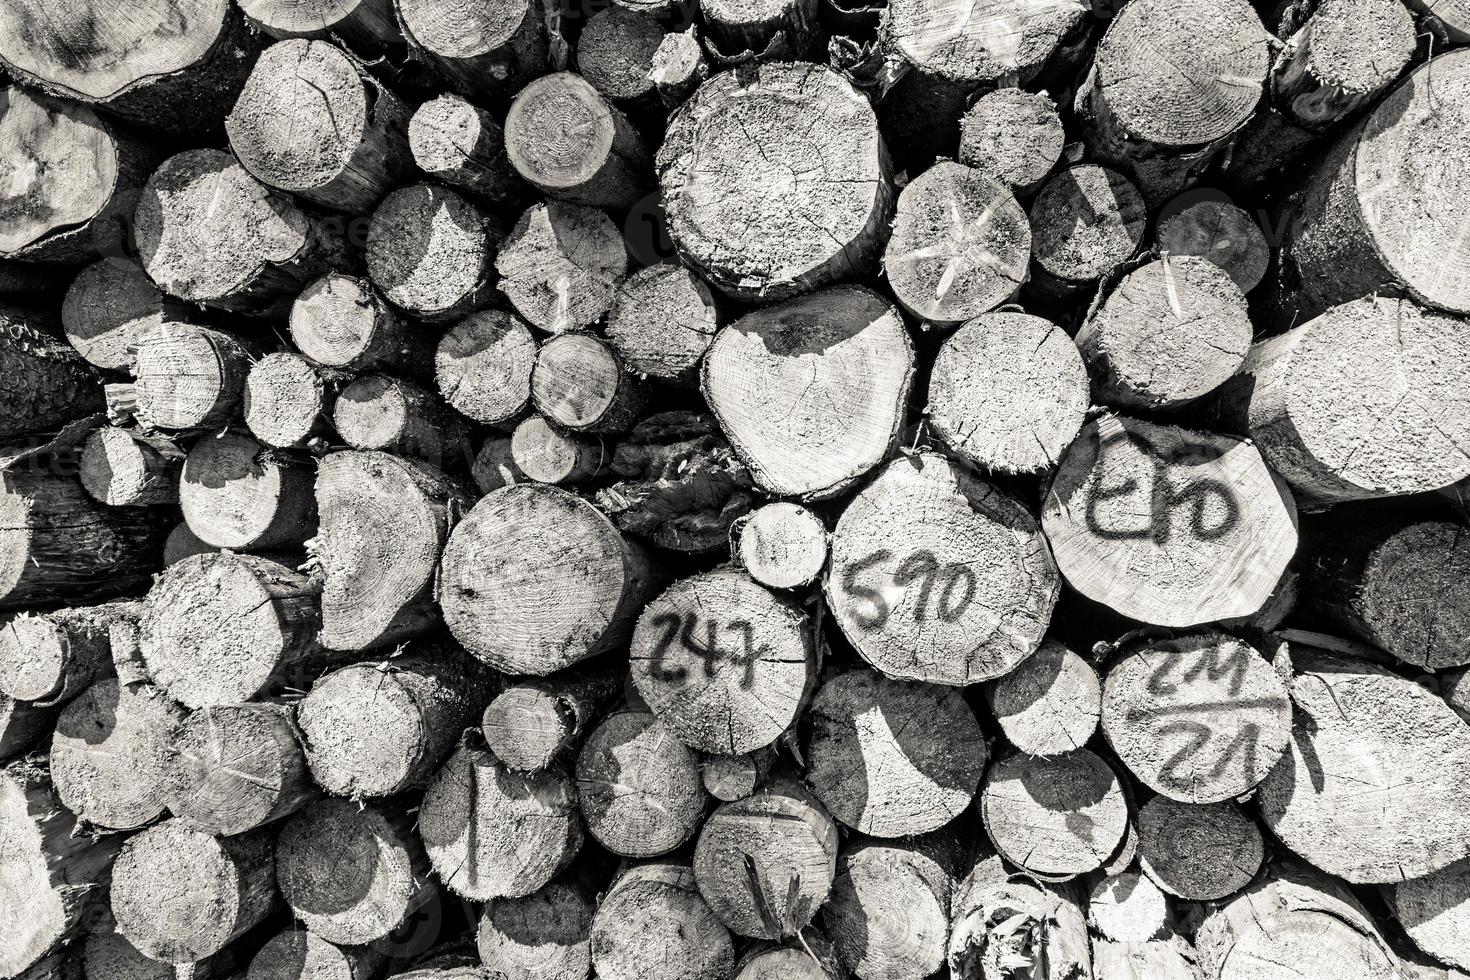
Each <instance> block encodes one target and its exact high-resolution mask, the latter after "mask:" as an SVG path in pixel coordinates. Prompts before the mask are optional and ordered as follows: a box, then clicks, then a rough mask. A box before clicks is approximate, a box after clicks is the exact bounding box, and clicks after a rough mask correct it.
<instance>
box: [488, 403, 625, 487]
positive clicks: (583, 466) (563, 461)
mask: <svg viewBox="0 0 1470 980" xmlns="http://www.w3.org/2000/svg"><path fill="white" fill-rule="evenodd" d="M510 452H511V459H512V460H513V461H514V463H515V466H516V468H517V469H518V470H520V472H521V473H522V474H524V475H525V477H526V479H528V480H534V481H535V482H537V483H554V484H571V483H584V482H586V481H588V480H591V479H593V478H595V477H596V476H597V475H598V474H599V473H600V472H602V470H603V467H604V465H605V464H606V462H607V453H606V451H605V450H604V449H603V448H602V443H600V442H598V441H597V440H595V439H587V438H584V437H581V436H577V435H573V434H570V433H566V432H563V431H562V430H560V429H558V428H557V427H556V426H554V425H552V424H551V423H550V422H549V421H547V420H546V419H544V418H542V417H541V416H539V415H537V416H534V417H532V418H529V419H526V421H524V422H522V423H521V424H520V425H518V426H516V430H515V432H514V433H513V434H512V435H511V440H510Z"/></svg>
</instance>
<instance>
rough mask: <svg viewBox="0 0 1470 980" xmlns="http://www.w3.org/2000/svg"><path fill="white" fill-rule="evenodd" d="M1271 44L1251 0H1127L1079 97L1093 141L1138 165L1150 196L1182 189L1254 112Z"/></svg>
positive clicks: (1098, 149) (1106, 154) (1110, 155)
mask: <svg viewBox="0 0 1470 980" xmlns="http://www.w3.org/2000/svg"><path fill="white" fill-rule="evenodd" d="M1270 41H1271V35H1270V34H1269V33H1268V32H1267V31H1266V29H1265V27H1264V26H1263V25H1262V24H1261V20H1260V17H1259V16H1258V15H1257V14H1256V12H1255V10H1254V9H1253V8H1252V7H1251V5H1250V4H1249V3H1248V2H1246V0H1227V2H1221V3H1212V2H1205V0H1190V2H1188V3H1185V4H1177V3H1170V2H1165V0H1147V2H1145V3H1136V4H1133V5H1131V6H1125V7H1124V8H1123V9H1122V10H1120V11H1119V12H1118V16H1117V17H1115V18H1113V22H1112V23H1111V24H1110V25H1109V26H1108V31H1107V34H1105V35H1104V36H1103V40H1102V43H1101V44H1100V45H1099V46H1098V49H1097V54H1096V60H1095V61H1094V64H1093V67H1092V71H1091V73H1090V74H1089V76H1088V80H1087V81H1085V82H1084V83H1083V91H1082V93H1081V94H1080V97H1079V102H1080V103H1081V104H1082V106H1083V112H1084V115H1085V117H1086V118H1087V121H1088V123H1089V125H1090V132H1089V134H1088V135H1089V144H1090V145H1091V147H1092V148H1093V150H1094V152H1095V153H1097V154H1098V155H1099V156H1100V157H1101V158H1103V159H1106V160H1111V161H1113V162H1115V163H1117V164H1120V165H1122V166H1126V167H1131V168H1132V170H1133V171H1134V173H1135V175H1136V176H1137V178H1138V181H1139V183H1140V184H1141V185H1142V187H1143V189H1144V192H1145V195H1146V196H1148V197H1150V198H1166V197H1167V196H1169V195H1171V194H1173V193H1175V192H1177V191H1178V190H1180V189H1181V188H1182V187H1183V186H1184V185H1185V184H1186V183H1187V182H1188V181H1189V180H1190V179H1191V177H1192V175H1193V171H1194V170H1196V169H1197V168H1199V167H1202V166H1203V165H1204V163H1206V162H1207V161H1208V160H1209V159H1210V157H1211V155H1212V154H1213V153H1214V151H1216V150H1217V149H1218V148H1219V147H1220V146H1221V145H1222V144H1223V143H1224V141H1226V140H1227V139H1229V137H1231V136H1232V135H1234V134H1235V133H1236V132H1237V131H1239V130H1240V128H1241V127H1242V126H1244V125H1245V124H1246V122H1247V121H1248V120H1249V119H1250V117H1251V114H1252V113H1253V112H1254V111H1255V109H1256V105H1257V104H1258V103H1259V102H1260V101H1261V93H1262V91H1263V89H1264V87H1265V83H1266V78H1267V73H1268V72H1269V70H1270V67H1271V48H1270ZM1166 51H1167V54H1166V53H1165V52H1166Z"/></svg>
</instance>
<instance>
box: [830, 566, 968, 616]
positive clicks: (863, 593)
mask: <svg viewBox="0 0 1470 980" xmlns="http://www.w3.org/2000/svg"><path fill="white" fill-rule="evenodd" d="M892 557H893V552H891V551H889V550H888V549H887V548H879V549H878V550H877V551H875V552H873V553H872V554H870V555H868V556H867V557H866V558H862V559H860V560H858V561H855V562H853V563H852V564H851V565H849V566H848V567H847V571H846V572H845V573H843V576H842V588H843V589H844V590H845V591H846V592H847V594H848V595H851V596H853V597H854V598H857V599H861V600H862V601H864V602H866V603H867V604H868V605H870V606H872V607H873V609H872V612H870V613H865V614H863V613H860V614H858V616H857V624H858V626H860V627H862V628H863V629H865V630H876V629H881V628H882V627H883V624H885V623H887V622H888V617H889V616H891V615H892V614H893V610H892V608H891V607H890V606H889V605H888V598H887V597H886V596H885V595H884V594H883V591H882V589H879V588H874V587H873V586H871V585H863V584H862V583H861V582H859V581H858V580H859V579H860V578H861V577H862V576H863V573H864V572H867V571H868V570H869V569H871V568H874V567H876V566H878V565H881V564H883V563H884V562H886V561H888V560H889V559H890V558H892ZM915 582H917V583H918V584H919V601H918V603H917V604H916V605H915V607H914V622H916V623H923V622H927V621H928V619H929V615H930V612H931V611H932V612H933V613H934V614H935V616H936V618H938V619H939V620H940V621H941V622H945V623H953V622H954V621H955V620H957V619H959V618H960V617H961V616H963V615H964V614H965V610H966V609H968V608H970V603H971V602H973V601H974V599H975V590H976V588H977V582H976V579H975V573H974V572H973V571H972V570H971V569H970V567H969V566H968V565H942V564H940V562H939V558H938V557H937V556H936V555H935V554H934V552H932V551H930V550H928V549H927V548H924V549H920V550H919V551H915V552H914V553H913V554H911V555H909V556H908V557H907V558H905V559H904V560H903V561H902V562H900V563H899V566H898V568H897V569H895V570H894V573H893V583H894V584H895V585H899V586H902V587H903V588H904V589H907V588H908V587H909V586H910V585H912V584H914V583H915ZM936 590H938V600H937V601H935V591H936Z"/></svg>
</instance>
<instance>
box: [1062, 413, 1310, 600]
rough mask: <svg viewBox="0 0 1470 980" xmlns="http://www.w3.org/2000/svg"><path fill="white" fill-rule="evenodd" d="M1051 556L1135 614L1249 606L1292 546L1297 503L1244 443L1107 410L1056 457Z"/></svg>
mask: <svg viewBox="0 0 1470 980" xmlns="http://www.w3.org/2000/svg"><path fill="white" fill-rule="evenodd" d="M1042 526H1043V527H1044V528H1045V529H1046V535H1047V540H1048V541H1049V542H1050V544H1051V549H1052V553H1053V554H1054V555H1055V556H1056V561H1057V565H1058V566H1059V567H1060V568H1061V571H1062V574H1063V575H1065V576H1066V577H1067V581H1068V582H1069V583H1070V584H1071V585H1072V586H1073V587H1074V588H1076V589H1077V590H1078V591H1080V592H1081V593H1082V594H1083V595H1086V596H1088V597H1089V598H1091V599H1094V600H1096V601H1098V602H1102V603H1105V604H1107V605H1108V606H1110V607H1111V608H1113V609H1115V610H1116V611H1118V612H1120V613H1122V614H1124V615H1125V616H1130V617H1132V618H1134V619H1138V620H1141V621H1143V622H1147V623H1154V624H1156V625H1159V626H1193V625H1197V624H1200V623H1208V622H1213V621H1215V620H1218V619H1224V618H1229V617H1232V616H1248V615H1251V614H1253V613H1255V612H1256V611H1257V610H1258V609H1260V608H1261V606H1262V605H1263V604H1265V602H1266V601H1267V599H1269V598H1270V596H1271V593H1272V591H1273V590H1274V589H1275V588H1276V585H1277V583H1278V582H1279V581H1280V580H1281V576H1282V573H1283V572H1284V571H1285V570H1286V565H1287V563H1288V562H1289V561H1290V560H1291V557H1292V555H1293V553H1294V552H1295V551H1296V543H1297V532H1296V505H1295V503H1294V501H1293V499H1292V497H1291V494H1290V493H1289V492H1288V491H1287V490H1286V488H1285V487H1284V486H1282V485H1278V483H1277V482H1276V480H1275V477H1274V476H1273V474H1272V473H1271V472H1270V471H1269V470H1268V469H1267V468H1266V465H1265V462H1264V461H1263V460H1262V458H1261V453H1260V451H1259V450H1257V449H1256V447H1255V446H1254V445H1252V444H1250V443H1248V442H1243V441H1241V440H1239V439H1235V438H1231V437H1228V436H1219V435H1213V434H1209V433H1202V432H1192V431H1189V430H1186V429H1181V428H1176V427H1173V426H1163V425H1155V424H1153V423H1151V422H1143V421H1140V420H1137V419H1130V418H1123V417H1119V416H1113V415H1106V416H1103V417H1102V418H1100V419H1098V420H1095V421H1093V422H1089V423H1088V424H1087V425H1086V426H1084V427H1083V429H1082V434H1081V436H1079V437H1078V439H1077V440H1076V441H1074V442H1073V443H1072V445H1071V447H1069V448H1068V450H1067V452H1066V454H1065V456H1063V458H1062V461H1061V465H1060V467H1059V468H1058V470H1057V475H1056V477H1055V479H1054V480H1053V482H1052V485H1051V489H1050V491H1049V492H1048V494H1047V497H1046V502H1045V505H1044V507H1043V509H1042Z"/></svg>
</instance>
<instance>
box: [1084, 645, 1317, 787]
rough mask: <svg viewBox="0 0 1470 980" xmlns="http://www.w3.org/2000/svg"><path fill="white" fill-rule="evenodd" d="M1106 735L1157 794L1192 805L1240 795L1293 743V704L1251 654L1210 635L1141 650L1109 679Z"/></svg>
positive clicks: (1250, 650)
mask: <svg viewBox="0 0 1470 980" xmlns="http://www.w3.org/2000/svg"><path fill="white" fill-rule="evenodd" d="M1102 727H1103V734H1104V735H1105V736H1106V737H1107V740H1108V744H1109V745H1111V746H1112V748H1113V751H1114V752H1116V753H1117V755H1118V758H1119V759H1121V760H1123V763H1124V764H1125V765H1127V766H1128V768H1129V769H1130V770H1132V772H1133V774H1134V775H1135V776H1137V777H1138V779H1139V781H1140V782H1142V783H1143V784H1144V785H1146V786H1148V787H1149V788H1150V789H1152V790H1153V791H1154V792H1156V793H1161V794H1163V795H1164V796H1167V797H1169V798H1170V799H1174V800H1180V801H1182V802H1185V803H1216V802H1219V801H1221V800H1229V799H1234V798H1235V797H1237V796H1243V795H1244V794H1246V793H1248V792H1250V790H1251V789H1252V788H1253V787H1255V786H1256V785H1257V784H1259V783H1260V782H1261V780H1263V779H1265V778H1266V774H1267V773H1269V772H1270V771H1271V768H1272V767H1273V766H1274V765H1276V763H1277V761H1278V760H1279V759H1280V758H1281V756H1282V753H1284V752H1285V751H1286V747H1287V743H1288V742H1289V741H1290V740H1291V701H1290V700H1289V699H1288V698H1287V693H1286V687H1285V685H1283V684H1282V682H1281V678H1280V677H1278V676H1277V674H1276V671H1275V670H1274V669H1273V668H1272V666H1271V665H1270V664H1268V663H1267V662H1266V660H1265V658H1263V657H1262V656H1261V655H1260V654H1259V653H1258V652H1257V651H1256V650H1255V649H1254V648H1252V647H1250V646H1248V645H1247V644H1245V643H1242V642H1241V641H1240V640H1236V639H1234V638H1232V637H1229V636H1226V635H1225V634H1223V633H1214V632H1206V633H1200V634H1195V635H1190V636H1184V637H1180V638H1177V639H1170V640H1154V641H1151V642H1147V643H1144V644H1142V645H1140V646H1138V647H1137V648H1136V649H1134V650H1133V651H1132V652H1130V653H1128V654H1127V655H1126V656H1125V657H1124V658H1123V659H1122V660H1120V661H1118V662H1117V663H1116V664H1115V665H1114V666H1113V667H1112V669H1111V670H1109V671H1108V675H1107V678H1106V680H1105V681H1104V683H1103V704H1102Z"/></svg>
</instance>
